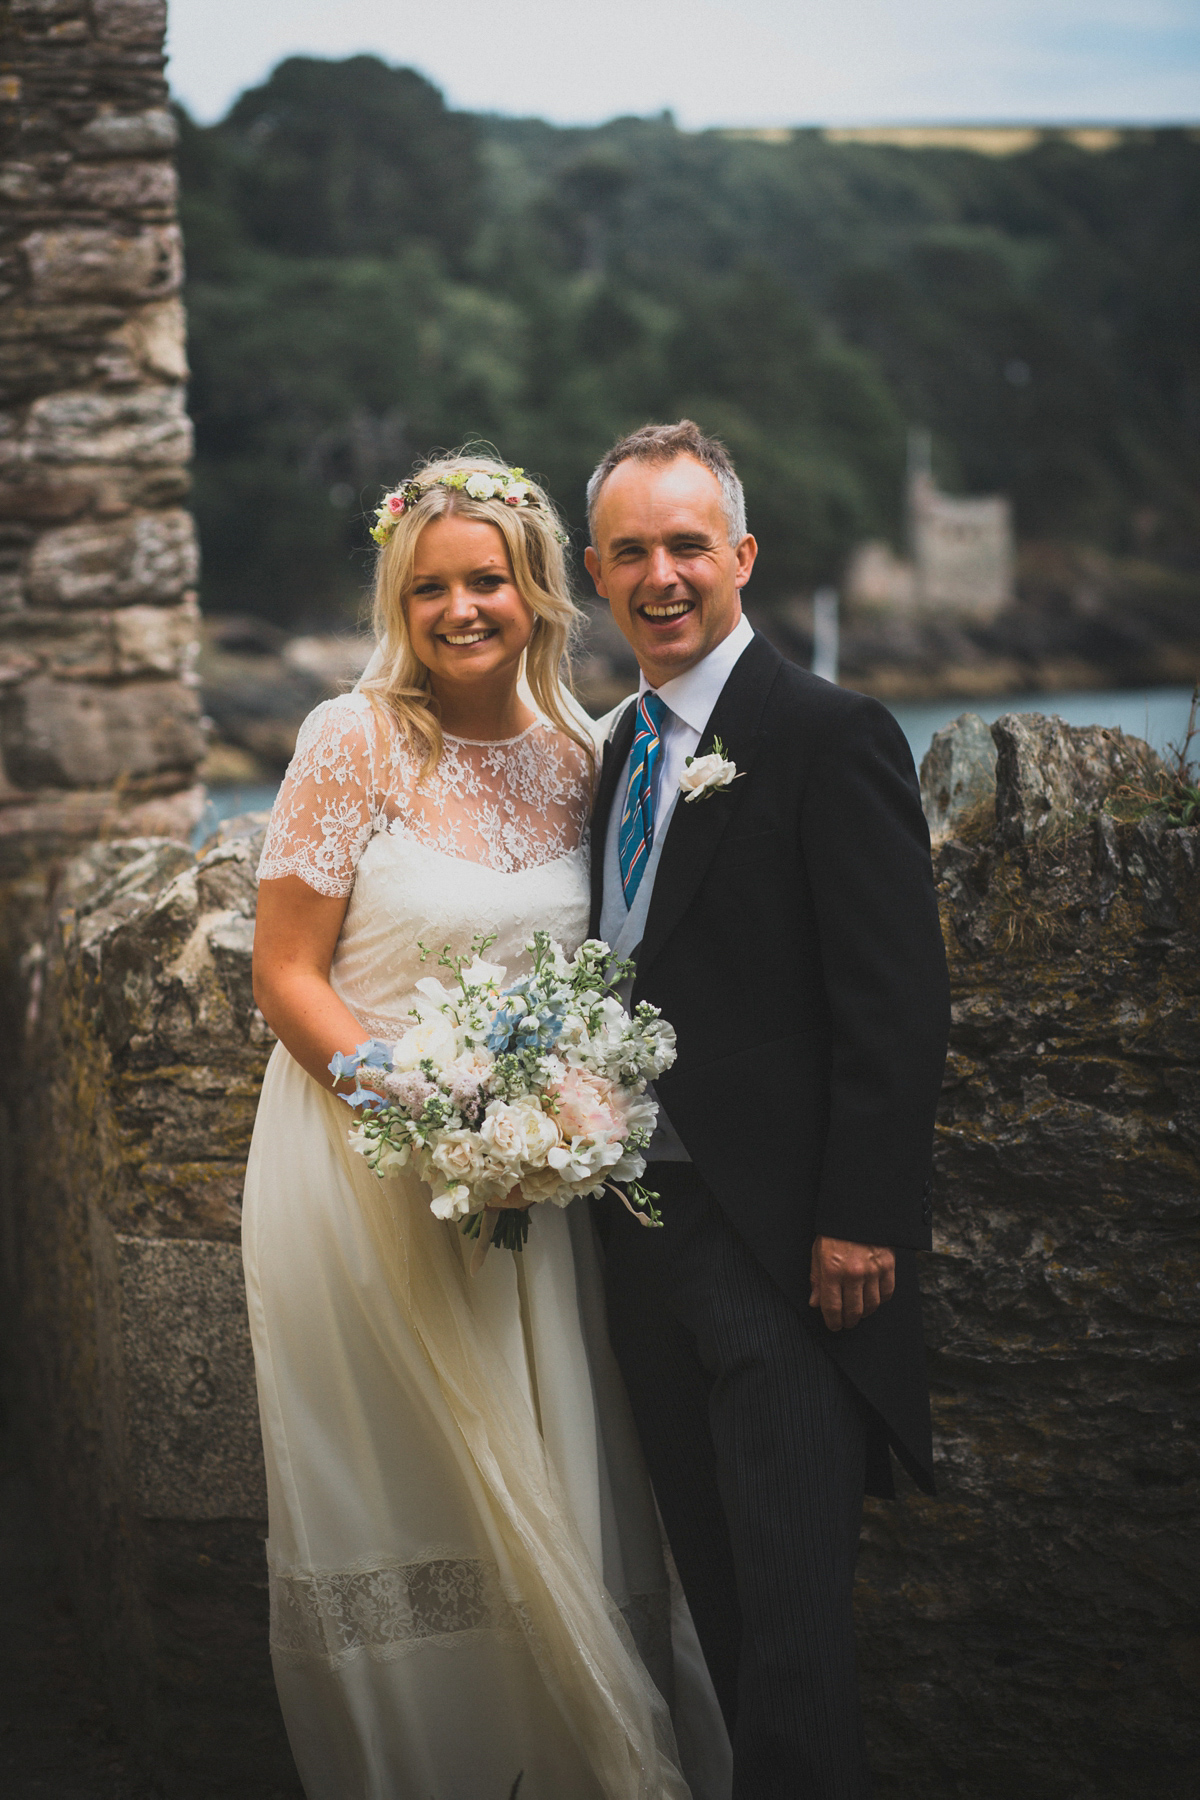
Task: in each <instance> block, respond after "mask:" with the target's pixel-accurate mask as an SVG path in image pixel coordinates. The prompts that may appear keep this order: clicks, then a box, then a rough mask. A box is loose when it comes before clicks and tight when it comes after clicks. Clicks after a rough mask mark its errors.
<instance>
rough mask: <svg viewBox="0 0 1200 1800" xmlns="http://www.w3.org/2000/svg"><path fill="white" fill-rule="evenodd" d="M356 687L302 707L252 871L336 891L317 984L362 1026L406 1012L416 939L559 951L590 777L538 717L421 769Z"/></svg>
mask: <svg viewBox="0 0 1200 1800" xmlns="http://www.w3.org/2000/svg"><path fill="white" fill-rule="evenodd" d="M419 777H420V764H419V761H418V760H417V758H416V757H415V756H414V755H413V753H412V752H411V751H410V750H409V748H408V746H407V744H406V743H405V742H404V739H403V737H402V736H401V734H400V731H399V729H398V728H397V727H396V725H395V724H394V723H393V722H392V721H391V719H390V718H388V717H387V716H385V715H383V714H381V713H380V712H379V711H377V710H376V709H375V708H374V707H372V705H371V703H370V702H369V700H368V699H367V698H366V696H365V695H362V694H348V695H346V696H345V698H343V699H339V700H328V701H326V702H325V703H324V704H323V705H322V706H318V707H317V708H316V710H315V712H312V713H310V714H309V717H308V718H307V719H306V720H305V722H304V725H303V726H302V728H301V731H300V736H299V738H298V740H297V743H296V754H295V756H294V757H293V758H292V761H291V764H290V765H289V767H288V771H287V774H286V776H285V777H284V781H283V786H282V787H281V788H280V791H279V795H278V798H277V799H276V801H275V805H274V808H273V809H272V812H271V822H270V825H269V826H268V828H267V835H266V841H265V843H264V845H263V853H262V858H261V861H260V862H259V867H258V875H259V880H260V881H270V880H276V879H278V878H280V877H282V876H285V875H299V876H300V878H301V880H302V881H305V882H306V883H307V884H308V886H309V887H311V888H314V889H315V890H316V891H317V893H319V894H326V895H329V896H331V897H339V898H340V897H341V896H343V895H348V896H349V905H348V906H347V908H346V916H345V918H344V920H343V922H342V929H341V934H340V936H339V938H338V944H337V949H336V950H335V952H334V959H333V967H332V970H331V972H330V979H331V981H332V984H333V987H334V989H335V990H336V992H337V993H339V994H340V995H341V997H342V998H343V999H344V1000H345V1002H346V1004H347V1006H349V1008H350V1010H351V1011H352V1012H353V1013H354V1014H355V1016H356V1018H358V1020H359V1021H360V1023H361V1024H362V1025H363V1026H364V1027H365V1029H366V1030H368V1031H369V1032H371V1033H373V1034H376V1035H378V1036H381V1037H388V1036H393V1037H394V1036H396V1035H397V1034H398V1033H399V1031H401V1030H402V1029H404V1027H405V1026H406V1025H407V1024H409V1023H411V1020H410V1019H409V1016H408V1009H409V1007H410V1006H411V1004H412V1000H413V995H414V992H415V986H416V983H417V981H419V980H420V978H421V976H422V975H428V974H430V973H432V968H433V965H432V963H427V964H423V963H422V960H421V950H420V944H421V943H424V944H426V945H428V946H429V947H430V948H431V949H432V950H433V951H434V953H435V958H436V953H437V952H438V951H440V950H441V948H442V946H443V945H447V944H448V945H450V946H451V947H452V948H453V949H455V950H458V951H462V952H464V953H465V952H466V951H468V950H469V949H470V946H471V942H472V939H473V938H474V937H475V936H476V935H477V934H479V933H487V932H495V933H496V934H497V938H496V944H495V946H494V947H493V949H492V950H490V951H489V953H488V954H489V956H490V957H492V958H493V959H494V960H496V961H497V962H501V963H504V964H505V965H506V966H507V967H508V969H509V971H510V973H514V974H515V973H517V972H518V970H519V969H523V968H524V966H525V961H526V959H525V956H524V944H525V942H526V940H527V939H528V938H529V937H530V935H531V934H532V933H533V931H535V930H539V929H544V930H547V931H549V932H551V933H552V935H553V936H554V937H556V938H557V939H558V940H559V942H560V943H562V944H563V946H564V948H566V949H568V950H570V949H573V948H574V947H575V946H576V945H577V944H578V943H580V942H581V941H582V939H583V938H584V937H585V936H586V934H587V923H588V881H587V848H586V839H585V827H586V824H587V814H588V801H589V791H588V784H589V772H588V766H587V759H586V757H585V756H584V753H583V752H582V751H581V750H580V749H579V748H578V747H577V746H576V745H575V744H573V743H572V742H571V741H570V739H568V738H565V737H564V736H563V735H562V734H561V733H559V732H556V731H554V730H553V729H552V727H550V726H549V725H547V724H545V723H543V722H542V721H540V720H539V721H537V722H535V723H534V724H533V725H531V726H530V727H529V728H528V730H526V731H523V732H522V733H521V734H520V735H519V736H518V737H515V738H512V739H509V740H507V741H504V742H500V743H473V742H471V741H469V740H467V739H464V738H451V737H447V739H446V746H445V750H444V753H443V755H442V757H441V759H440V760H439V762H438V764H437V766H436V768H435V769H434V770H433V772H432V773H431V774H430V775H429V776H428V777H427V778H426V779H425V780H424V781H422V780H420V778H419Z"/></svg>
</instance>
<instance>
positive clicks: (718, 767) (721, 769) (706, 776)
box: [679, 738, 738, 800]
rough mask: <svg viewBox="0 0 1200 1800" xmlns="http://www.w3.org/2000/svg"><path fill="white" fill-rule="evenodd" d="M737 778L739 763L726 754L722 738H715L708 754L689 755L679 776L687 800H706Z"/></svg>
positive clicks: (682, 791) (680, 787)
mask: <svg viewBox="0 0 1200 1800" xmlns="http://www.w3.org/2000/svg"><path fill="white" fill-rule="evenodd" d="M737 779H738V767H737V764H736V763H735V762H734V761H733V760H732V758H731V757H728V756H726V754H725V746H724V744H723V743H722V742H721V740H720V738H714V739H713V747H712V749H711V750H710V751H709V753H708V755H707V756H689V757H688V759H687V762H686V763H685V764H684V769H683V774H682V775H681V776H680V777H679V790H680V792H681V793H682V795H683V797H684V799H685V800H706V799H707V798H708V796H709V795H710V794H715V793H716V791H717V789H718V788H727V787H729V786H730V784H731V783H732V782H734V781H736V780H737Z"/></svg>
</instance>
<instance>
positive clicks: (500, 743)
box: [442, 717, 554, 750]
mask: <svg viewBox="0 0 1200 1800" xmlns="http://www.w3.org/2000/svg"><path fill="white" fill-rule="evenodd" d="M539 725H545V726H546V729H547V731H552V730H553V729H554V727H553V726H552V725H550V724H549V723H548V721H546V720H544V719H541V718H537V717H535V718H532V719H530V721H529V723H528V725H526V727H525V729H524V731H518V733H517V735H516V737H503V738H469V737H463V735H462V733H461V732H460V731H443V733H442V737H443V738H444V739H445V741H446V742H447V743H448V744H473V745H474V746H475V747H476V749H480V750H502V749H503V748H504V746H505V745H506V744H519V743H520V741H521V739H522V738H526V737H528V736H529V734H530V732H531V731H536V730H537V728H538V726H539Z"/></svg>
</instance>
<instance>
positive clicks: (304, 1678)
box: [243, 456, 688, 1800]
mask: <svg viewBox="0 0 1200 1800" xmlns="http://www.w3.org/2000/svg"><path fill="white" fill-rule="evenodd" d="M373 535H374V536H375V538H376V541H377V542H379V543H380V544H381V550H380V555H379V562H378V573H377V579H376V597H375V627H376V633H377V636H378V641H379V646H380V648H379V650H378V651H377V653H376V657H375V659H374V661H373V664H372V668H371V670H370V671H369V672H368V676H367V677H366V678H364V680H363V681H362V682H361V683H360V685H359V688H358V689H357V690H356V691H355V692H354V693H352V694H349V695H347V696H346V697H344V698H342V699H338V700H331V701H327V702H326V703H325V704H324V705H322V706H319V707H318V708H317V709H316V711H315V712H314V713H313V714H312V715H311V716H310V717H309V719H308V720H307V721H306V723H305V725H304V728H303V730H302V732H301V734H300V738H299V742H298V744H297V747H296V754H295V757H294V759H293V761H292V764H291V766H290V768H289V770H288V773H287V777H286V779H285V781H284V784H283V787H282V789H281V790H280V794H279V797H278V799H277V801H276V803H275V808H274V811H273V813H272V815H271V823H270V826H269V829H268V832H267V838H266V843H265V846H264V849H263V856H262V862H261V865H260V869H259V879H260V883H261V885H260V888H259V899H258V923H257V929H256V935H255V945H254V991H255V996H256V999H257V1001H258V1004H259V1006H260V1007H261V1010H262V1012H263V1014H264V1016H265V1018H266V1019H267V1020H268V1022H269V1023H270V1025H271V1026H272V1027H273V1029H274V1030H275V1032H276V1033H277V1035H278V1037H279V1040H280V1041H279V1043H278V1045H277V1046H276V1048H275V1051H274V1053H273V1055H272V1057H271V1061H270V1065H269V1067H268V1069H267V1075H266V1080H265V1082H264V1085H263V1092H262V1099H261V1102H260V1105H259V1111H258V1118H257V1122H256V1125H255V1130H254V1140H253V1145H252V1149H251V1153H250V1162H249V1168H248V1171H247V1178H246V1193H245V1213H244V1233H243V1237H244V1245H245V1263H246V1283H247V1292H248V1298H249V1307H250V1322H251V1331H252V1336H253V1341H254V1354H255V1360H256V1366H257V1374H258V1391H259V1404H260V1409H261V1415H262V1427H263V1440H264V1445H265V1451H266V1463H267V1482H268V1495H269V1509H270V1540H269V1544H268V1560H269V1575H270V1590H271V1646H272V1658H273V1662H274V1667H275V1676H276V1682H277V1686H278V1690H279V1695H280V1700H281V1703H282V1707H283V1711H284V1715H285V1719H286V1722H287V1728H288V1733H289V1737H290V1740H291V1744H292V1749H293V1752H294V1754H295V1758H296V1763H297V1766H298V1768H299V1771H300V1775H301V1778H302V1781H303V1783H304V1788H305V1792H306V1793H307V1795H308V1796H309V1800H359V1797H361V1800H507V1796H509V1795H510V1793H512V1792H514V1791H515V1789H514V1783H516V1781H517V1778H518V1776H520V1777H521V1780H520V1787H519V1792H520V1800H663V1797H666V1800H672V1797H679V1800H686V1797H687V1795H688V1788H687V1786H686V1784H685V1783H684V1780H683V1778H682V1776H681V1774H680V1773H679V1770H678V1768H677V1766H676V1764H677V1757H676V1752H675V1747H674V1739H673V1737H672V1733H671V1725H670V1721H669V1718H668V1715H667V1712H666V1706H665V1703H664V1700H663V1699H662V1697H661V1694H662V1693H668V1696H669V1688H670V1682H671V1659H670V1641H669V1628H668V1623H667V1604H668V1597H667V1585H666V1577H665V1574H664V1570H663V1564H662V1554H661V1549H660V1544H659V1538H658V1532H657V1525H656V1520H655V1515H654V1510H653V1502H652V1500H651V1498H650V1496H649V1490H648V1487H647V1486H646V1483H645V1477H644V1475H643V1473H642V1465H641V1459H640V1453H639V1451H638V1449H637V1447H636V1440H635V1439H634V1438H633V1436H632V1425H631V1424H630V1422H629V1419H628V1415H627V1412H626V1410H625V1402H624V1396H623V1393H622V1391H621V1389H620V1383H619V1378H618V1377H617V1376H616V1374H615V1369H614V1365H613V1364H612V1361H611V1353H610V1352H609V1350H608V1347H607V1342H606V1340H605V1338H604V1333H603V1324H602V1318H603V1306H602V1302H601V1300H600V1298H599V1290H598V1274H597V1269H596V1264H595V1253H594V1250H593V1246H592V1242H591V1239H590V1236H589V1233H590V1220H589V1217H588V1214H587V1210H586V1207H584V1206H578V1207H572V1208H570V1209H569V1210H568V1211H567V1212H561V1211H559V1210H558V1209H557V1208H555V1207H545V1206H543V1207H535V1208H534V1209H533V1212H532V1215H531V1226H530V1232H529V1241H528V1246H527V1248H526V1250H525V1252H524V1253H523V1255H519V1256H518V1255H514V1254H512V1253H511V1252H509V1251H493V1252H492V1253H491V1254H490V1255H489V1256H488V1258H487V1260H486V1261H485V1263H484V1264H483V1267H482V1269H481V1270H480V1272H479V1274H478V1275H476V1276H472V1275H471V1273H470V1271H469V1251H470V1248H471V1246H470V1245H469V1243H468V1242H467V1240H464V1239H463V1238H462V1237H461V1236H460V1235H459V1233H458V1231H457V1229H456V1227H454V1226H452V1225H450V1224H446V1223H442V1222H439V1221H438V1220H437V1219H435V1218H434V1217H433V1216H432V1214H431V1212H430V1210H429V1194H428V1190H427V1189H426V1188H424V1187H423V1186H422V1185H421V1184H420V1183H419V1182H418V1181H417V1180H416V1179H415V1178H413V1177H409V1176H407V1175H402V1176H399V1177H393V1178H390V1179H387V1180H384V1181H380V1180H379V1179H377V1177H376V1176H375V1175H373V1174H372V1173H371V1172H370V1170H369V1169H368V1168H367V1165H366V1164H365V1163H364V1162H363V1160H362V1158H361V1157H358V1156H356V1155H354V1154H353V1153H352V1152H351V1151H350V1149H349V1145H348V1142H347V1131H348V1127H349V1126H350V1124H351V1122H352V1114H351V1112H350V1110H349V1108H348V1107H347V1106H346V1105H345V1103H344V1101H343V1100H341V1099H340V1098H338V1097H337V1095H336V1094H335V1091H334V1087H335V1084H334V1082H333V1081H332V1079H331V1076H330V1073H329V1064H330V1061H331V1059H332V1057H333V1055H334V1052H335V1051H342V1052H346V1053H349V1052H352V1051H353V1050H354V1048H355V1046H356V1045H358V1044H359V1043H361V1042H362V1041H363V1040H364V1039H365V1038H367V1037H370V1036H377V1037H383V1038H386V1039H388V1040H389V1041H390V1040H391V1039H394V1038H396V1037H398V1036H399V1035H400V1034H401V1032H402V1031H403V1030H405V1029H406V1028H407V1026H408V1025H409V1024H410V1023H411V1020H410V1019H409V1016H408V1015H409V1008H410V1006H411V1005H412V1001H413V996H414V989H415V984H416V982H417V981H418V980H419V979H420V978H421V976H422V974H423V973H427V972H428V971H427V970H424V969H423V968H422V958H423V946H428V947H429V948H430V949H432V950H433V952H434V955H435V957H436V955H437V953H438V952H439V951H440V950H441V948H442V946H443V945H450V946H451V947H452V949H454V950H456V951H460V952H463V953H466V952H468V951H469V950H470V947H471V943H472V940H473V939H474V938H476V936H477V935H479V934H481V933H492V932H494V933H495V934H496V942H495V944H494V945H493V946H492V948H491V949H490V950H489V952H488V955H489V957H490V958H492V959H494V960H495V961H497V962H501V963H503V964H505V965H506V966H507V968H508V971H509V973H510V975H512V974H516V973H518V972H520V971H522V970H524V969H525V968H526V967H527V966H528V958H527V957H526V954H525V950H524V945H525V942H526V940H527V939H528V938H529V936H530V935H531V934H532V932H533V931H534V930H535V928H544V929H548V930H549V931H551V932H552V934H553V935H554V936H555V937H556V938H558V939H559V941H560V942H561V943H562V944H563V946H564V948H566V949H567V950H568V952H570V951H571V950H572V949H573V948H574V947H575V946H576V945H577V944H578V943H579V942H580V941H581V940H582V938H583V937H584V936H585V935H586V931H587V920H588V884H587V869H586V845H585V830H586V824H587V815H588V806H589V796H590V790H591V781H592V771H593V763H594V755H593V747H592V741H591V737H590V734H589V732H588V731H587V729H586V722H585V721H584V720H582V719H581V718H580V716H579V714H578V713H577V711H575V710H573V709H572V708H571V704H570V701H569V698H567V697H565V696H564V692H563V690H562V689H561V687H560V684H559V668H560V665H561V663H562V659H563V656H564V653H565V651H566V646H567V638H568V633H569V630H570V627H571V624H572V622H573V617H574V609H573V606H572V603H571V600H570V598H569V594H568V586H567V578H566V572H565V566H564V561H563V554H562V548H561V545H562V542H563V541H565V540H564V539H563V538H562V536H561V528H560V526H559V523H558V520H557V518H556V516H555V513H554V511H553V508H552V506H551V504H550V502H549V500H548V499H547V497H546V495H545V494H544V493H543V492H542V490H541V489H540V488H539V487H537V486H536V485H535V484H534V483H532V482H530V481H527V480H526V479H525V478H524V477H523V475H522V473H521V471H519V470H509V469H506V468H505V467H504V465H502V464H499V463H496V462H492V461H490V460H489V459H487V458H481V457H475V456H459V457H450V458H445V459H443V460H440V461H436V462H433V463H430V464H428V465H427V466H426V467H424V468H423V469H421V470H420V471H419V472H418V474H417V476H416V478H415V479H414V480H412V481H410V482H409V483H408V484H407V485H406V486H405V487H403V488H401V489H399V490H398V491H397V492H396V493H395V494H393V495H390V496H389V497H388V499H387V500H386V501H385V502H384V504H383V506H382V507H381V508H380V513H379V520H378V523H377V525H376V528H375V531H374V533H373ZM522 669H524V670H525V673H526V677H527V680H526V681H525V682H519V677H520V676H521V672H522ZM525 696H529V698H526V697H525ZM529 699H532V702H533V704H532V705H531V704H530V703H529ZM336 1085H337V1086H338V1087H342V1088H344V1087H345V1086H346V1085H347V1084H346V1083H345V1082H339V1083H338V1084H336ZM508 1203H509V1204H519V1203H520V1195H519V1192H515V1193H514V1194H512V1195H510V1196H509V1200H508ZM635 1640H636V1647H635ZM648 1670H650V1671H652V1673H653V1676H654V1679H653V1680H652V1679H651V1675H650V1674H648V1672H647V1671H648ZM656 1682H657V1686H656V1685H655V1684H656Z"/></svg>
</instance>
